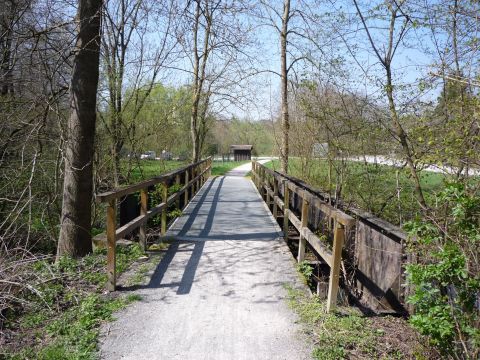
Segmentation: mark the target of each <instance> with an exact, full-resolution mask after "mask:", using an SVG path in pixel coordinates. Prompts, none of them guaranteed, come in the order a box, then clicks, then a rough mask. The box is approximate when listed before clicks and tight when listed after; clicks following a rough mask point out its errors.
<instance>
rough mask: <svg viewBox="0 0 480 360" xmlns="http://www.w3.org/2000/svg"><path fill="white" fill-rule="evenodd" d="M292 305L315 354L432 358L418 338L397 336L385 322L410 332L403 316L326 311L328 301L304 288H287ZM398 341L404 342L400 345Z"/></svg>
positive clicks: (325, 357) (326, 359)
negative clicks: (371, 315) (380, 316)
mask: <svg viewBox="0 0 480 360" xmlns="http://www.w3.org/2000/svg"><path fill="white" fill-rule="evenodd" d="M286 289H287V293H288V302H289V305H290V307H291V308H292V309H293V310H294V311H295V312H296V313H297V314H298V315H299V317H300V320H301V322H302V323H303V324H304V326H305V329H306V331H307V333H309V334H310V335H312V338H313V342H314V350H313V353H312V355H313V357H314V358H315V359H319V360H336V359H419V360H420V359H430V358H432V357H431V356H430V354H429V350H427V349H425V348H424V347H423V345H422V344H421V343H419V342H418V341H417V339H416V337H415V335H413V336H409V337H405V339H395V337H397V334H395V333H393V334H392V332H391V330H392V329H390V328H389V326H388V324H386V322H391V323H392V324H393V328H395V327H396V328H398V331H401V332H404V333H405V332H410V333H412V330H411V329H409V328H408V325H406V324H403V323H404V322H405V321H404V320H403V319H396V318H391V319H388V318H377V319H372V318H368V317H365V316H364V315H363V314H361V313H360V312H359V311H358V310H357V309H356V308H353V307H348V308H347V307H341V308H339V309H338V311H336V312H332V313H326V301H322V300H320V299H319V298H318V297H317V296H310V295H307V294H305V292H304V291H303V290H298V289H293V288H291V287H289V286H287V287H286ZM396 341H397V342H398V341H400V342H405V344H398V343H396Z"/></svg>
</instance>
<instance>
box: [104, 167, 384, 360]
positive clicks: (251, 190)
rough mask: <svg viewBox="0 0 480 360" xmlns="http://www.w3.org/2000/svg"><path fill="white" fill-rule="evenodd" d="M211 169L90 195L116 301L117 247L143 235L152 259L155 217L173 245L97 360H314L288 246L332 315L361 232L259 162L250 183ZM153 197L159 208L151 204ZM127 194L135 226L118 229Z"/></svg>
mask: <svg viewBox="0 0 480 360" xmlns="http://www.w3.org/2000/svg"><path fill="white" fill-rule="evenodd" d="M211 166H212V159H211V158H208V159H206V160H202V161H200V162H198V163H195V164H191V165H188V166H186V167H183V168H181V169H179V170H176V171H173V172H171V173H168V174H165V175H162V176H159V177H156V178H153V179H150V180H147V181H144V182H142V183H139V184H135V185H132V186H129V187H126V188H123V189H120V190H115V191H111V192H107V193H103V194H99V195H97V200H98V201H99V202H104V203H106V204H107V242H108V255H107V256H108V275H109V282H108V284H109V289H110V290H115V289H116V271H115V252H116V246H115V243H116V240H117V239H119V238H122V237H124V236H125V235H126V234H128V233H131V232H132V231H135V230H137V229H138V230H137V231H139V233H138V234H139V240H140V242H141V244H142V245H143V247H144V249H145V250H148V248H149V245H150V240H149V238H148V236H147V224H148V220H149V219H151V218H153V217H154V216H159V217H160V231H159V232H160V235H161V239H163V240H164V241H167V242H168V243H169V244H170V245H169V248H168V250H167V251H166V253H165V254H164V256H163V258H162V260H161V262H160V263H159V264H158V266H157V268H156V269H155V271H154V273H153V275H152V277H151V279H150V282H149V284H148V285H146V286H143V287H140V288H139V289H137V290H136V291H137V292H138V293H139V294H140V295H141V296H142V299H143V300H142V301H140V302H139V303H136V304H135V305H133V306H131V307H129V308H127V309H126V310H125V311H124V313H121V314H120V315H119V320H118V321H117V322H115V323H114V325H113V330H109V335H108V336H106V337H105V340H104V343H103V344H102V356H103V357H105V358H112V359H114V358H119V357H122V358H132V359H133V358H169V359H170V358H179V359H180V358H182V359H183V358H199V359H200V358H202V359H203V358H212V359H215V358H218V359H220V358H222V359H224V358H248V359H251V358H259V359H265V358H272V359H273V358H279V359H280V358H281V359H299V358H308V357H309V353H310V350H308V349H307V347H308V346H307V345H306V344H305V343H304V341H302V340H301V339H300V337H298V336H296V335H295V334H298V333H299V328H298V325H296V320H295V316H294V314H293V313H292V312H291V310H290V309H288V308H287V306H286V302H285V297H286V290H285V284H288V285H289V286H293V287H298V286H302V285H301V282H299V279H298V275H297V273H296V270H295V266H294V262H293V261H292V260H293V257H292V253H291V250H290V249H289V248H288V247H287V245H286V244H287V241H291V240H292V239H289V237H292V235H293V234H296V235H297V241H298V253H296V254H295V257H296V260H297V261H302V260H304V258H305V250H306V248H308V249H310V250H309V251H310V252H311V253H313V254H315V255H316V257H317V258H318V260H320V261H321V262H322V263H323V264H326V265H328V267H329V269H330V271H329V273H330V274H329V280H328V299H327V311H331V310H333V309H334V308H335V306H336V302H337V294H338V287H339V275H340V268H341V261H342V250H343V246H344V243H345V239H346V238H347V235H351V234H352V229H353V228H354V227H357V228H361V226H360V225H361V224H360V223H358V221H359V220H358V218H357V219H354V218H353V217H352V216H350V215H348V214H346V213H345V212H342V211H340V210H338V209H336V208H334V207H333V206H331V205H329V204H328V203H327V202H326V201H325V200H324V199H322V198H321V197H320V196H319V195H318V194H315V193H314V192H312V191H311V189H308V188H306V187H304V186H300V185H301V184H300V185H299V184H298V182H296V181H294V180H292V179H291V178H289V177H286V176H284V175H282V174H280V173H278V172H275V171H272V170H270V169H268V168H267V167H265V166H264V165H262V164H260V163H258V162H255V161H254V162H252V168H251V180H250V179H249V178H246V177H245V176H244V175H245V173H246V171H245V172H235V173H231V174H230V175H229V174H227V176H210V173H211ZM159 190H160V191H159ZM158 192H160V193H161V198H160V199H159V201H160V203H155V201H154V200H156V198H154V196H153V194H155V193H158ZM134 193H140V197H139V198H140V214H139V215H138V216H137V217H136V218H134V219H133V220H131V221H130V222H128V223H127V224H124V225H122V226H120V227H118V228H117V226H116V220H117V203H118V202H119V201H121V199H122V198H124V197H125V196H126V195H128V194H134ZM149 197H150V200H149ZM176 208H178V209H182V215H181V216H180V217H178V218H177V219H176V220H174V221H173V222H172V223H171V224H168V217H167V213H168V211H171V210H172V209H176ZM312 219H313V220H312ZM319 219H320V222H319V221H318V220H319ZM315 221H316V224H315V226H314V227H312V224H313V223H315ZM356 222H357V223H356ZM359 224H360V225H359ZM167 225H170V227H169V228H168V229H167ZM313 228H314V229H315V230H312V229H313ZM285 240H287V241H285ZM385 276H386V278H389V276H388V273H385ZM132 334H134V335H132ZM182 339H184V342H182ZM145 342H148V345H147V346H144V345H143V344H144V343H145ZM172 344H176V345H175V347H174V348H173V349H172ZM126 354H129V355H128V356H126ZM242 354H243V355H242ZM252 354H254V356H252ZM194 355H195V356H194Z"/></svg>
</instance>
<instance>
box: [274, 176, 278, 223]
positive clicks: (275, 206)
mask: <svg viewBox="0 0 480 360" xmlns="http://www.w3.org/2000/svg"><path fill="white" fill-rule="evenodd" d="M277 200H278V181H277V178H275V177H274V178H273V217H274V218H275V220H277V216H278V214H277V211H278V205H277Z"/></svg>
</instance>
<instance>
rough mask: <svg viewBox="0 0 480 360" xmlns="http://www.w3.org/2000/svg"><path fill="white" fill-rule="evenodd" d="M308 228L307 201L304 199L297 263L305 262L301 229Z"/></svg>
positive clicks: (304, 244)
mask: <svg viewBox="0 0 480 360" xmlns="http://www.w3.org/2000/svg"><path fill="white" fill-rule="evenodd" d="M304 228H308V201H307V200H306V199H305V198H304V199H303V200H302V217H301V228H300V241H299V242H298V257H297V260H298V262H301V261H303V260H305V246H306V245H307V244H306V240H305V237H304V236H303V235H302V231H301V229H304Z"/></svg>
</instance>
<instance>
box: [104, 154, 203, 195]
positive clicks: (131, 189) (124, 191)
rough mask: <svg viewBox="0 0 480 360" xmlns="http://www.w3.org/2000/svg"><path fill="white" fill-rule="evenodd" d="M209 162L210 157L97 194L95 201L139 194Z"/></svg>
mask: <svg viewBox="0 0 480 360" xmlns="http://www.w3.org/2000/svg"><path fill="white" fill-rule="evenodd" d="M207 161H211V157H209V158H207V159H204V160H200V161H198V162H196V163H194V164H189V165H186V166H183V167H181V168H179V169H176V170H173V171H170V172H168V173H166V174H162V175H159V176H155V177H153V178H151V179H148V180H144V181H141V182H139V183H136V184H133V185H128V186H125V187H122V188H120V189H114V190H111V191H106V192H103V193H100V194H96V195H95V199H96V201H97V202H108V201H109V200H111V199H117V198H119V197H122V196H125V195H129V194H132V193H135V192H138V191H140V190H141V189H144V188H147V187H150V186H152V185H156V184H159V183H162V182H165V181H166V180H170V179H171V178H173V177H174V176H176V175H178V174H182V173H184V172H185V171H188V170H190V169H191V168H193V167H195V166H199V165H201V164H203V163H206V162H207Z"/></svg>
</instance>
